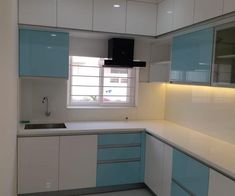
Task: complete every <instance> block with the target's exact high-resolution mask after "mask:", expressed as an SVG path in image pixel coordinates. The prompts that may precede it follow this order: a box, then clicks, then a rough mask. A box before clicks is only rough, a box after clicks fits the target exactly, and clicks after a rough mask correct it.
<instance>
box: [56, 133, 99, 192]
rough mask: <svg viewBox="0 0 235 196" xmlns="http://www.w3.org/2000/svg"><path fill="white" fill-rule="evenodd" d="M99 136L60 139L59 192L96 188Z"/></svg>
mask: <svg viewBox="0 0 235 196" xmlns="http://www.w3.org/2000/svg"><path fill="white" fill-rule="evenodd" d="M96 167H97V136H96V135H84V136H64V137H60V161H59V190H66V189H67V190H68V189H80V188H89V187H95V186H96Z"/></svg>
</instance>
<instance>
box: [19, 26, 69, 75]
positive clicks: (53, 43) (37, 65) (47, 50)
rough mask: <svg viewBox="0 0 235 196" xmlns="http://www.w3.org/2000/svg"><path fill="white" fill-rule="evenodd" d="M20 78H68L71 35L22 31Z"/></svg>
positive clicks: (20, 32)
mask: <svg viewBox="0 0 235 196" xmlns="http://www.w3.org/2000/svg"><path fill="white" fill-rule="evenodd" d="M19 34H20V35H19V36H20V44H19V45H20V65H19V66H20V67H19V74H20V76H37V77H58V78H68V65H69V34H68V33H63V32H49V31H37V30H28V29H20V31H19Z"/></svg>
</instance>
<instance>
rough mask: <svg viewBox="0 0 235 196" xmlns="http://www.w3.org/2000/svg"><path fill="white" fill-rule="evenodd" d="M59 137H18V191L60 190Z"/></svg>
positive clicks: (22, 192) (21, 192) (20, 192)
mask: <svg viewBox="0 0 235 196" xmlns="http://www.w3.org/2000/svg"><path fill="white" fill-rule="evenodd" d="M58 162H59V137H33V138H30V137H28V138H19V139H18V193H19V194H24V193H37V192H48V191H57V190H58V170H59V166H58Z"/></svg>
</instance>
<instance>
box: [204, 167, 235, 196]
mask: <svg viewBox="0 0 235 196" xmlns="http://www.w3.org/2000/svg"><path fill="white" fill-rule="evenodd" d="M222 195H223V196H234V195H235V182H234V181H233V180H231V179H229V178H227V177H225V176H223V175H222V174H220V173H218V172H216V171H214V170H212V169H211V170H210V179H209V193H208V196H222Z"/></svg>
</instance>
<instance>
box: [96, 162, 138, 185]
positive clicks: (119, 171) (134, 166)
mask: <svg viewBox="0 0 235 196" xmlns="http://www.w3.org/2000/svg"><path fill="white" fill-rule="evenodd" d="M140 167H141V165H140V162H127V163H112V164H111V163H110V164H98V168H97V179H96V180H97V181H96V183H97V186H112V185H121V184H131V183H139V182H141V174H140Z"/></svg>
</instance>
